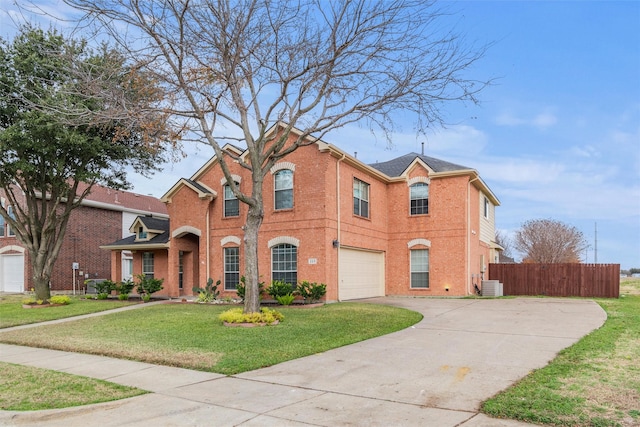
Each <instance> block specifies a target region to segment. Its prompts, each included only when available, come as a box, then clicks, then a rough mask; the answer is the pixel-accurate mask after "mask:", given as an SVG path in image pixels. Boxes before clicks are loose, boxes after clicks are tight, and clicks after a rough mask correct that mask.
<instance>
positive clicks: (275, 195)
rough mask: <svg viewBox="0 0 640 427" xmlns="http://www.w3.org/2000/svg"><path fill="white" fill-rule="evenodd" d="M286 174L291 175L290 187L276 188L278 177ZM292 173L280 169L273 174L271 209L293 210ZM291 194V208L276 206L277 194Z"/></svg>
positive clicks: (288, 170)
mask: <svg viewBox="0 0 640 427" xmlns="http://www.w3.org/2000/svg"><path fill="white" fill-rule="evenodd" d="M284 173H288V174H290V175H291V187H286V188H278V175H281V174H284ZM293 179H294V177H293V171H292V170H291V169H280V170H279V171H277V172H276V173H274V174H273V207H274V209H275V210H284V209H293V185H294V184H293ZM285 191H286V192H291V206H282V207H279V206H278V201H277V200H278V192H285Z"/></svg>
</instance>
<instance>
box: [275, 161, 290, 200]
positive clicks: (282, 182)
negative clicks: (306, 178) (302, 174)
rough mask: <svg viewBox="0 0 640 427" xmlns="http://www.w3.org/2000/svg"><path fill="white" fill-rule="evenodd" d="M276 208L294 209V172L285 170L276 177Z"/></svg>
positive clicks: (277, 173)
mask: <svg viewBox="0 0 640 427" xmlns="http://www.w3.org/2000/svg"><path fill="white" fill-rule="evenodd" d="M274 187H275V208H276V209H292V208H293V171H291V170H289V169H283V170H281V171H278V172H276V174H275V175H274Z"/></svg>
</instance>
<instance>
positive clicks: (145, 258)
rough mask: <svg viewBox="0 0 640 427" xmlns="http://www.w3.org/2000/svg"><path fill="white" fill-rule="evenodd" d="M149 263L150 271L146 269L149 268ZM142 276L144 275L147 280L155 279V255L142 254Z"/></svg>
mask: <svg viewBox="0 0 640 427" xmlns="http://www.w3.org/2000/svg"><path fill="white" fill-rule="evenodd" d="M145 261H147V262H145ZM149 261H150V262H151V271H149V270H147V269H146V267H148V266H149ZM142 274H144V275H145V277H147V278H148V279H153V278H154V277H155V276H154V275H155V254H154V253H153V252H148V251H147V252H143V253H142Z"/></svg>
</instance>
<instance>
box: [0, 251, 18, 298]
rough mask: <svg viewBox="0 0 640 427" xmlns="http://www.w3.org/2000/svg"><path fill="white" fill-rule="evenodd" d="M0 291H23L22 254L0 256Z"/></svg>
mask: <svg viewBox="0 0 640 427" xmlns="http://www.w3.org/2000/svg"><path fill="white" fill-rule="evenodd" d="M0 291H3V292H24V255H1V256H0Z"/></svg>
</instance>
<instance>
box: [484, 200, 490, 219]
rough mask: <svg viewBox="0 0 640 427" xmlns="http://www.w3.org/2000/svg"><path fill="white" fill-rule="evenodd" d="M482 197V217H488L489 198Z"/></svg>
mask: <svg viewBox="0 0 640 427" xmlns="http://www.w3.org/2000/svg"><path fill="white" fill-rule="evenodd" d="M483 199H484V209H483V212H484V217H485V218H487V219H489V199H487V198H486V197H483Z"/></svg>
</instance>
